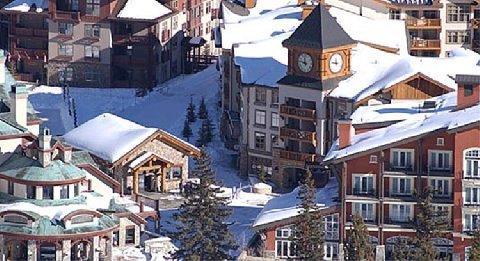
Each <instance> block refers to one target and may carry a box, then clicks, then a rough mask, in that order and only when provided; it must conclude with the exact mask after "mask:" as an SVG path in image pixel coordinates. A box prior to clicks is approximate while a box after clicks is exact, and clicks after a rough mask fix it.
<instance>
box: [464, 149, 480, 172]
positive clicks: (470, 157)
mask: <svg viewBox="0 0 480 261" xmlns="http://www.w3.org/2000/svg"><path fill="white" fill-rule="evenodd" d="M463 169H464V171H465V177H471V178H478V177H479V176H480V149H474V150H469V151H466V152H465V158H464V167H463Z"/></svg>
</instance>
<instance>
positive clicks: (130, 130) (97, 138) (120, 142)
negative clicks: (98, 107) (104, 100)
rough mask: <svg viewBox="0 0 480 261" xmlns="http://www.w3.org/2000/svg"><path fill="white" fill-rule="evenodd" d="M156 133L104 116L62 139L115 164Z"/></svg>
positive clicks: (154, 130) (115, 117)
mask: <svg viewBox="0 0 480 261" xmlns="http://www.w3.org/2000/svg"><path fill="white" fill-rule="evenodd" d="M156 131H157V129H156V128H146V127H144V126H142V125H139V124H136V123H134V122H131V121H129V120H126V119H123V118H120V117H118V116H116V115H113V114H110V113H104V114H101V115H99V116H97V117H95V118H93V119H91V120H89V121H87V122H85V123H84V124H82V125H80V126H79V127H77V128H75V129H73V130H71V131H70V132H68V133H67V134H65V135H64V136H63V139H64V140H65V142H67V143H68V144H70V145H72V146H73V147H76V148H78V149H81V150H85V151H88V152H90V153H92V154H94V155H95V156H98V157H100V158H102V159H104V160H107V161H109V162H115V161H117V160H118V159H120V158H121V157H122V156H124V155H125V154H127V153H128V152H130V151H131V150H132V149H134V148H135V147H136V146H137V145H139V144H140V143H141V142H143V141H144V140H146V139H147V138H148V137H150V136H151V135H153V134H154V133H155V132H156Z"/></svg>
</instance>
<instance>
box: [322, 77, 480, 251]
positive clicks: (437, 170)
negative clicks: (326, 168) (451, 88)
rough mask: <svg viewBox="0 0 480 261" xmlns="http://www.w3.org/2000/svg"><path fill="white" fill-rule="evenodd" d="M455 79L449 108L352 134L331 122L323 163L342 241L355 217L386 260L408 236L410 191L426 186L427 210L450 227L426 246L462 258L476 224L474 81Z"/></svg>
mask: <svg viewBox="0 0 480 261" xmlns="http://www.w3.org/2000/svg"><path fill="white" fill-rule="evenodd" d="M456 81H457V82H458V84H459V89H458V92H457V102H456V107H454V108H452V109H451V110H446V111H440V112H437V113H434V114H431V115H422V116H421V117H411V118H409V119H407V120H404V121H401V122H399V123H396V124H393V125H390V126H388V127H386V128H380V129H375V130H370V131H367V132H363V133H357V134H354V133H355V130H354V129H353V127H352V122H351V120H343V121H341V122H339V124H338V129H339V130H338V131H339V139H338V142H337V143H336V144H335V145H334V146H333V147H332V150H331V151H330V152H329V154H328V155H327V156H326V158H325V163H326V164H331V167H332V169H333V170H334V171H335V172H336V173H337V174H338V175H339V177H340V180H341V185H340V187H341V188H342V189H341V192H340V198H341V205H342V206H343V208H342V212H341V214H340V216H341V217H340V220H341V221H340V226H341V230H342V231H343V232H341V234H342V236H341V237H342V238H343V240H344V239H345V230H347V229H348V227H349V224H350V222H351V217H352V215H353V214H359V215H361V216H362V217H363V218H364V220H365V222H366V223H367V226H368V231H369V233H370V236H371V238H372V239H373V240H372V241H373V242H375V243H376V244H378V245H379V246H382V245H384V246H385V250H386V251H385V252H386V258H387V259H388V258H389V256H390V255H391V251H393V246H394V244H395V242H396V241H397V240H398V239H399V238H401V237H411V236H413V235H414V233H415V230H413V229H412V226H411V221H412V220H414V217H415V215H416V213H418V212H417V211H418V209H417V207H416V204H417V203H416V200H415V198H414V196H413V192H414V191H422V190H423V189H425V188H427V187H431V188H433V189H434V199H433V204H434V206H435V209H436V210H437V211H442V212H444V213H445V216H446V217H447V219H448V220H449V223H450V225H451V227H450V230H449V232H448V233H447V234H446V235H445V236H444V237H442V238H436V239H435V240H434V244H435V246H436V247H437V249H438V251H439V252H440V255H441V256H442V257H449V258H452V257H453V260H460V259H461V260H463V259H464V258H465V255H466V253H468V249H469V244H470V239H471V233H472V231H474V230H475V229H476V228H477V227H478V226H477V224H478V223H477V215H478V214H477V213H478V203H477V201H478V196H477V194H476V193H477V189H478V188H477V186H478V184H477V181H476V178H477V176H478V173H479V171H480V169H479V165H478V162H479V155H478V147H479V145H480V128H479V126H480V125H479V122H480V118H479V117H478V115H480V114H479V112H480V111H479V109H480V78H479V77H478V76H472V75H457V76H456ZM341 241H342V240H341Z"/></svg>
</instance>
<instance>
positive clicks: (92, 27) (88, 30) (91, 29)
mask: <svg viewBox="0 0 480 261" xmlns="http://www.w3.org/2000/svg"><path fill="white" fill-rule="evenodd" d="M85 37H100V26H99V25H96V24H86V25H85Z"/></svg>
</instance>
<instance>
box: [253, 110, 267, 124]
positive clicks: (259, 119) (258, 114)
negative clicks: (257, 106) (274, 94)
mask: <svg viewBox="0 0 480 261" xmlns="http://www.w3.org/2000/svg"><path fill="white" fill-rule="evenodd" d="M265 118H266V117H265V111H261V110H255V124H258V125H265V122H266V119H265Z"/></svg>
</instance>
